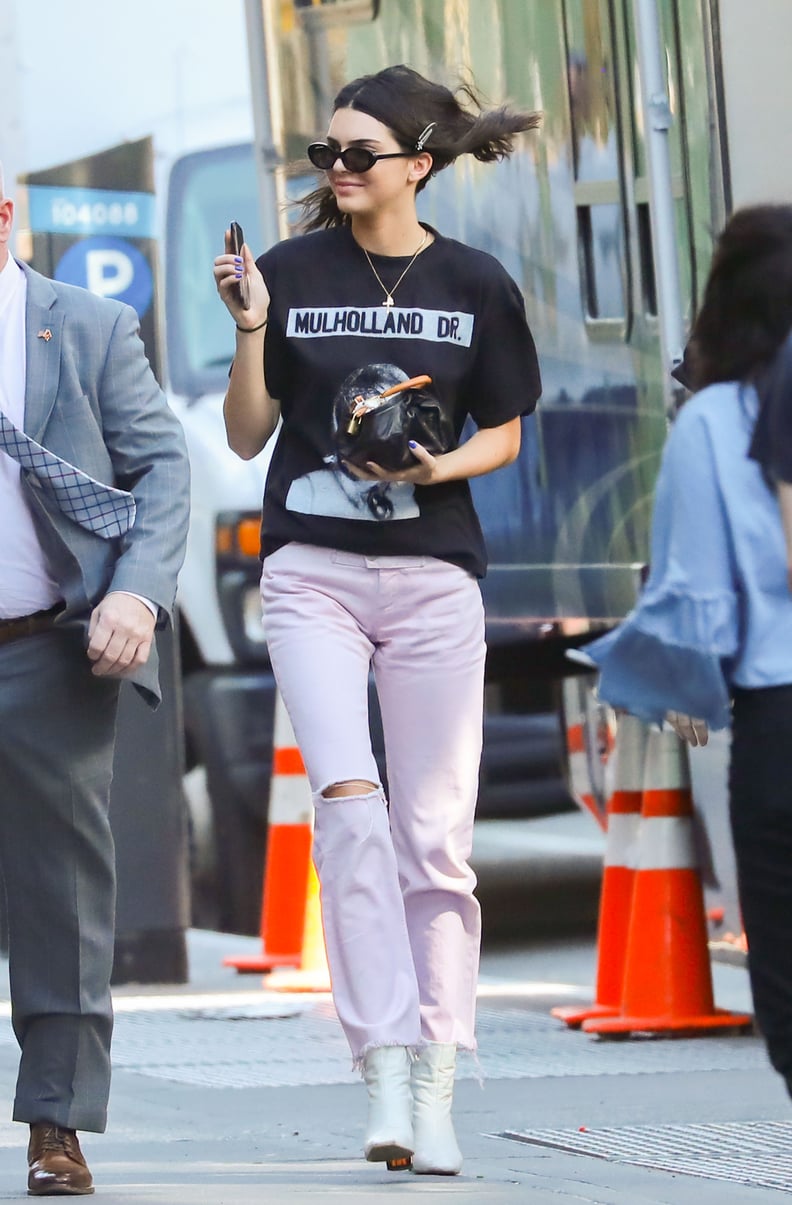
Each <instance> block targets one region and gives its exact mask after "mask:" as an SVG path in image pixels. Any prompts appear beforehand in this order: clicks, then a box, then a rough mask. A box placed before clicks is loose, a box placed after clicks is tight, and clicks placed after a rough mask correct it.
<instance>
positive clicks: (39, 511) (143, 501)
mask: <svg viewBox="0 0 792 1205" xmlns="http://www.w3.org/2000/svg"><path fill="white" fill-rule="evenodd" d="M20 267H21V268H22V270H23V271H24V273H25V276H26V277H27V309H26V314H25V342H26V355H27V385H26V390H25V431H26V432H27V434H28V435H31V436H32V437H33V438H34V439H35V440H38V442H39V443H42V444H43V445H44V446H45V447H47V448H49V449H50V450H51V451H52V452H55V453H56V455H58V456H62V457H63V458H64V459H65V460H68V461H70V462H71V463H72V464H74V465H77V466H78V467H79V468H81V469H83V470H84V471H85V472H86V473H90V475H91V476H92V477H95V478H97V479H98V480H100V481H103V482H105V483H106V484H108V485H116V486H119V487H120V488H121V489H126V490H130V491H131V492H132V493H133V494H134V496H135V502H136V505H137V515H136V518H135V523H134V526H133V528H132V530H131V531H130V532H128V533H127V535H126V536H124V537H122V538H121V539H117V540H104V539H102V538H101V537H100V536H97V535H95V534H94V533H93V532H90V531H87V530H85V529H84V528H82V527H79V526H78V525H77V524H76V523H74V522H73V521H72V520H71V519H69V518H68V517H67V516H66V515H64V514H63V512H62V511H61V510H59V509H58V507H57V506H56V505H55V503H54V502H52V501H51V499H50V498H49V497H48V496H47V495H46V494H44V493H43V491H42V489H41V486H40V484H39V482H38V481H37V479H36V478H35V477H34V476H32V475H31V474H30V473H26V472H24V471H23V474H22V478H23V488H24V489H25V491H26V495H27V498H28V501H29V504H30V508H31V511H32V512H33V517H34V520H35V522H36V528H37V531H38V534H39V538H40V540H41V543H42V546H43V547H44V550H45V553H46V554H47V556H48V559H49V561H50V565H51V569H52V572H53V574H54V576H55V577H56V579H57V581H58V582H59V584H60V586H61V589H62V591H63V597H64V599H65V602H66V608H65V611H64V613H63V615H62V616H61V617H59V623H62V624H64V625H79V626H80V627H81V628H83V629H85V632H86V639H87V625H88V619H89V617H90V612H91V609H92V608H93V607H94V606H95V605H96V604H97V603H98V602H99V601H100V600H101V599H102V598H103V597H104V595H105V594H107V593H108V592H109V591H110V590H127V591H130V592H131V593H133V594H141V595H143V596H144V597H145V598H149V599H151V601H152V602H154V603H156V604H157V605H158V606H159V608H160V622H167V618H168V617H169V616H170V614H171V612H172V609H173V605H174V600H175V596H176V577H177V574H178V571H179V569H180V568H181V564H182V561H183V559H184V548H185V542H186V538H187V526H188V515H189V467H188V460H187V450H186V445H185V441H184V434H183V432H182V428H181V424H180V422H179V420H178V419H177V418H176V416H175V415H174V414H173V413H172V411H171V410H170V409H169V407H168V404H167V402H166V400H165V397H164V395H163V393H162V391H161V389H160V388H159V386H158V384H157V382H156V379H155V377H154V375H153V373H152V371H151V368H150V366H149V363H148V360H147V359H146V355H145V352H144V350H143V344H142V342H141V340H140V337H139V335H138V320H137V315H136V314H135V311H134V310H132V309H130V307H129V306H126V305H122V304H121V303H120V302H116V301H111V300H109V299H107V298H101V297H96V296H94V294H92V293H89V292H87V291H86V290H85V289H78V288H74V287H73V286H71V285H65V284H60V283H58V282H56V281H52V280H49V279H48V278H47V277H45V276H41V275H40V274H39V273H38V272H34V271H33V270H32V269H31V268H29V267H28V266H27V265H26V264H20ZM47 332H49V336H48V335H47ZM132 681H134V683H135V684H136V686H138V687H139V689H140V690H141V692H142V693H143V694H144V695H145V696H146V697H147V699H148V701H149V702H151V703H153V704H156V702H158V701H159V697H160V696H159V683H158V673H157V658H156V650H155V649H153V650H152V655H151V657H150V659H149V662H148V664H147V665H145V666H143V667H142V668H141V669H140V670H139V671H137V672H136V673H135V675H134V676H133V678H132Z"/></svg>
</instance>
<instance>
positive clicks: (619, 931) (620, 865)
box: [550, 715, 648, 1027]
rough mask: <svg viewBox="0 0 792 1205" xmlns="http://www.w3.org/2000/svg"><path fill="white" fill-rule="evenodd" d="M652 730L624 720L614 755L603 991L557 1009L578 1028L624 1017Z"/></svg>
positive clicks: (600, 938)
mask: <svg viewBox="0 0 792 1205" xmlns="http://www.w3.org/2000/svg"><path fill="white" fill-rule="evenodd" d="M647 736H648V730H647V728H646V725H645V724H643V723H642V722H641V721H640V720H638V719H636V718H635V716H632V715H624V716H622V717H621V718H620V720H619V726H618V731H617V734H616V747H615V751H614V779H613V792H612V794H611V796H610V798H609V799H608V807H607V814H608V820H607V834H608V835H607V841H606V843H605V860H604V863H603V868H602V889H601V892H600V908H599V924H598V933H597V987H596V995H595V998H594V1003H593V1004H590V1005H588V1006H584V1007H580V1005H571V1004H570V1005H563V1006H561V1007H559V1008H553V1009H551V1010H550V1011H551V1013H552V1015H553V1016H554V1017H558V1018H559V1019H560V1020H561V1021H565V1022H566V1023H567V1025H569V1026H572V1027H576V1026H578V1025H581V1024H582V1023H583V1021H585V1020H587V1019H588V1018H589V1017H603V1016H613V1015H615V1014H618V1012H619V1008H620V1005H621V999H622V987H623V982H624V963H625V955H626V951H627V934H628V930H629V924H630V912H631V909H632V896H633V884H634V879H635V866H636V859H637V852H638V849H637V846H638V826H639V823H640V819H641V798H642V785H643V779H644V763H645V759H646V742H647Z"/></svg>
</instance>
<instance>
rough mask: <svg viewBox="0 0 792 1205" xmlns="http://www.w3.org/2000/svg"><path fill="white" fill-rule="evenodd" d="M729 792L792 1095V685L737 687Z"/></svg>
mask: <svg viewBox="0 0 792 1205" xmlns="http://www.w3.org/2000/svg"><path fill="white" fill-rule="evenodd" d="M729 795H730V815H731V825H732V835H733V840H734V851H735V855H736V859H737V873H738V879H739V890H740V904H741V907H742V914H743V922H744V924H745V932H746V936H747V938H748V965H749V970H750V975H751V988H752V991H753V998H754V1008H755V1011H756V1019H757V1021H758V1023H759V1028H760V1029H761V1031H762V1034H763V1036H764V1039H765V1041H766V1043H767V1050H768V1054H769V1056H770V1061H771V1063H772V1064H773V1066H774V1067H775V1069H776V1071H778V1072H779V1074H780V1075H782V1076H783V1077H784V1079H785V1080H786V1084H787V1089H788V1090H789V1092H790V1095H792V686H775V687H768V688H765V689H761V690H737V691H735V697H734V729H733V739H732V758H731V768H730V772H729Z"/></svg>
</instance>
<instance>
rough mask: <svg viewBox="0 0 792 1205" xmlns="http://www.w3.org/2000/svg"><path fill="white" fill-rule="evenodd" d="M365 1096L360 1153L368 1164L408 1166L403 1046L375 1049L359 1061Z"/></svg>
mask: <svg viewBox="0 0 792 1205" xmlns="http://www.w3.org/2000/svg"><path fill="white" fill-rule="evenodd" d="M363 1079H364V1080H365V1081H366V1087H367V1088H368V1094H369V1112H368V1124H367V1126H366V1138H365V1144H364V1150H365V1154H366V1158H367V1159H368V1161H369V1162H370V1163H385V1162H387V1163H388V1166H389V1167H390V1165H391V1164H392V1163H395V1164H396V1166H397V1167H409V1164H410V1156H411V1155H412V1153H413V1125H412V1110H413V1099H412V1093H411V1091H410V1052H409V1051H408V1049H407V1047H406V1046H375V1047H374V1049H373V1050H369V1052H368V1054H367V1055H366V1056H365V1059H364V1060H363Z"/></svg>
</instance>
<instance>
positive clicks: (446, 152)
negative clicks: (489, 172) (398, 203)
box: [300, 64, 541, 230]
mask: <svg viewBox="0 0 792 1205" xmlns="http://www.w3.org/2000/svg"><path fill="white" fill-rule="evenodd" d="M467 106H472V109H473V111H472V112H471V110H470V108H468V107H467ZM337 109H358V110H359V111H360V112H361V113H368V115H369V116H370V117H374V118H376V120H377V121H381V122H382V124H383V125H385V126H387V127H388V129H389V130H390V131H391V132H392V133H393V136H394V137H395V139H396V141H397V142H398V143H399V145H400V146H401V147H403V148H404V150H405V151H411V150H415V153H416V154H418V149H420V148H419V138H420V136H421V134H422V133H423V132H424V131H425V130H426V128H427V126H429V125H432V126H433V128H432V131H431V134H430V135H429V137H428V138H427V139H426V148H425V149H426V150H427V151H429V152H430V153H431V156H432V175H435V174H436V173H437V172H440V171H442V170H443V168H444V167H448V165H449V164H450V163H453V162H454V160H455V159H457V158H458V157H459V156H460V155H468V154H469V155H473V157H474V158H475V159H479V160H480V161H481V162H482V163H491V162H493V161H494V160H496V159H503V158H504V157H505V156H507V155H509V154H511V152H512V150H513V147H514V139H515V136H516V135H517V134H519V133H521V132H522V131H523V130H532V129H534V128H535V127H536V126H538V125H539V122H540V120H541V115H540V114H539V113H529V112H521V111H520V110H517V109H511V108H509V107H508V106H506V105H502V106H501V107H500V108H497V109H488V110H485V109H484V108H483V105H482V102H481V100H480V98H479V96H478V94H477V93H476V91H475V88H474V87H473V85H472V84H470V83H463V84H460V85H459V87H458V88H457V90H456V91H455V92H452V91H451V90H450V89H449V88H446V87H444V86H443V85H442V84H435V83H432V81H431V80H428V79H425V78H424V76H422V75H419V74H418V72H417V71H413V69H412V68H411V67H405V66H404V64H400V65H399V66H396V67H386V68H385V69H384V70H383V71H378V72H377V74H376V75H363V76H361V77H360V79H356V80H352V82H351V83H350V84H346V85H345V86H344V87H343V88H342V89H341V91H340V92H339V93H338V95H337V96H336V98H335V100H334V101H333V112H334V113H335V112H336V110H337ZM428 180H429V177H428V176H425V177H424V178H423V180H420V181H419V182H418V185H417V187H416V191H417V192H420V191H421V189H422V188H425V187H426V184H427V183H428ZM301 205H302V209H303V220H302V222H301V223H300V224H301V226H302V228H303V229H304V230H317V229H320V228H322V227H325V226H341V225H343V224H344V223H346V222H347V221H348V220H349V219H348V217H347V215H345V214H343V213H342V212H341V210H340V209H339V208H338V205H337V204H336V200H335V197H334V196H333V193H332V190H331V189H330V186H329V185H327V184H323V185H322V186H321V187H319V188H317V189H315V190H314V191H313V192H312V193H309V195H308V196H307V197H304V198H303V200H302V202H301Z"/></svg>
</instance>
